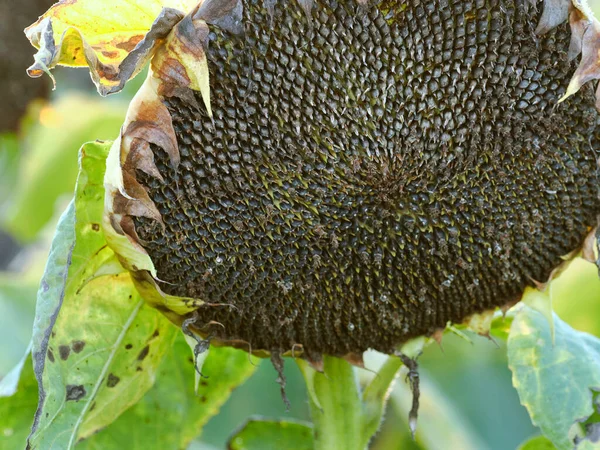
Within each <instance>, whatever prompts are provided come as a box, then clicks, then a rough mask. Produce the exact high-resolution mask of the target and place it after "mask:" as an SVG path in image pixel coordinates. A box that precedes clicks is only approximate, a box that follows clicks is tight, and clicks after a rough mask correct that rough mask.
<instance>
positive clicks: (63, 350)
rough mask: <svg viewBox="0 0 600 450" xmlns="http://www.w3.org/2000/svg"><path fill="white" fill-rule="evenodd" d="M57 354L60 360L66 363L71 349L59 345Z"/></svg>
mask: <svg viewBox="0 0 600 450" xmlns="http://www.w3.org/2000/svg"><path fill="white" fill-rule="evenodd" d="M58 354H59V355H60V359H62V360H63V361H66V360H67V358H68V357H69V355H70V354H71V347H69V346H68V345H60V346H59V347H58Z"/></svg>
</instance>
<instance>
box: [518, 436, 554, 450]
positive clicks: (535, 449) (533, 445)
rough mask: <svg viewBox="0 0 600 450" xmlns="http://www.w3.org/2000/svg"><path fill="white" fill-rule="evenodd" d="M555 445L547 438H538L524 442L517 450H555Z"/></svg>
mask: <svg viewBox="0 0 600 450" xmlns="http://www.w3.org/2000/svg"><path fill="white" fill-rule="evenodd" d="M555 448H556V447H554V444H552V442H551V441H550V440H548V438H547V437H545V436H536V437H533V438H531V439H528V440H527V441H526V442H523V443H522V444H521V445H520V446H519V448H518V449H517V450H554V449H555Z"/></svg>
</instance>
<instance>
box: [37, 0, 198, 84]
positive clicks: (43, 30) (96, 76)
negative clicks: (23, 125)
mask: <svg viewBox="0 0 600 450" xmlns="http://www.w3.org/2000/svg"><path fill="white" fill-rule="evenodd" d="M197 4H198V0H144V1H140V0H108V1H102V2H99V1H96V0H72V1H68V2H67V1H62V2H59V3H57V4H56V5H54V6H53V7H52V8H50V9H49V10H48V11H47V12H46V13H45V14H44V15H43V16H41V17H40V18H39V19H38V20H37V21H36V22H35V23H34V24H32V25H31V26H29V27H28V28H26V29H25V34H26V35H27V37H28V39H29V40H30V41H31V43H32V45H34V46H35V47H36V48H38V52H37V54H36V55H35V57H34V58H35V63H34V64H33V65H32V66H31V67H30V68H29V69H28V73H29V75H30V76H34V77H37V76H41V75H42V74H43V73H48V74H49V71H50V70H51V69H52V68H53V67H55V66H56V65H58V64H60V65H65V66H73V67H81V66H89V68H90V72H91V75H92V79H93V80H94V82H95V83H96V85H97V87H98V90H99V91H100V93H101V94H103V95H105V94H110V93H112V92H117V91H119V90H120V89H122V87H123V85H124V84H125V82H126V81H127V80H128V79H130V78H132V77H133V76H135V75H136V74H137V73H138V72H139V70H141V68H142V66H143V64H144V63H145V62H146V61H147V59H148V57H149V56H150V55H151V54H152V51H153V50H154V48H155V45H156V44H157V43H158V42H160V41H161V40H162V39H164V38H165V37H166V36H167V34H168V33H169V32H170V30H171V29H172V28H173V26H174V25H175V24H176V23H177V22H179V21H180V20H181V19H182V18H183V17H184V15H185V14H186V13H188V12H189V11H190V10H192V9H193V8H194V7H195V6H197Z"/></svg>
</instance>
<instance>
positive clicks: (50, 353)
mask: <svg viewBox="0 0 600 450" xmlns="http://www.w3.org/2000/svg"><path fill="white" fill-rule="evenodd" d="M47 355H48V359H49V360H50V362H54V353H53V352H52V349H50V348H49V349H48V352H47Z"/></svg>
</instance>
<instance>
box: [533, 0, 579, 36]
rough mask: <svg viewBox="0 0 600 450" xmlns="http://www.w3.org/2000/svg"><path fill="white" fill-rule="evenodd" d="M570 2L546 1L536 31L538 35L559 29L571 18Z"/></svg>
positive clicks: (566, 0)
mask: <svg viewBox="0 0 600 450" xmlns="http://www.w3.org/2000/svg"><path fill="white" fill-rule="evenodd" d="M570 4H571V1H570V0H544V2H543V8H544V9H543V10H542V17H541V18H540V21H539V23H538V25H537V28H536V29H535V32H536V34H538V35H542V34H544V33H547V32H548V31H550V30H552V29H553V28H555V27H557V26H558V25H560V24H561V23H563V22H566V20H567V19H568V18H569V7H570Z"/></svg>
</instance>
